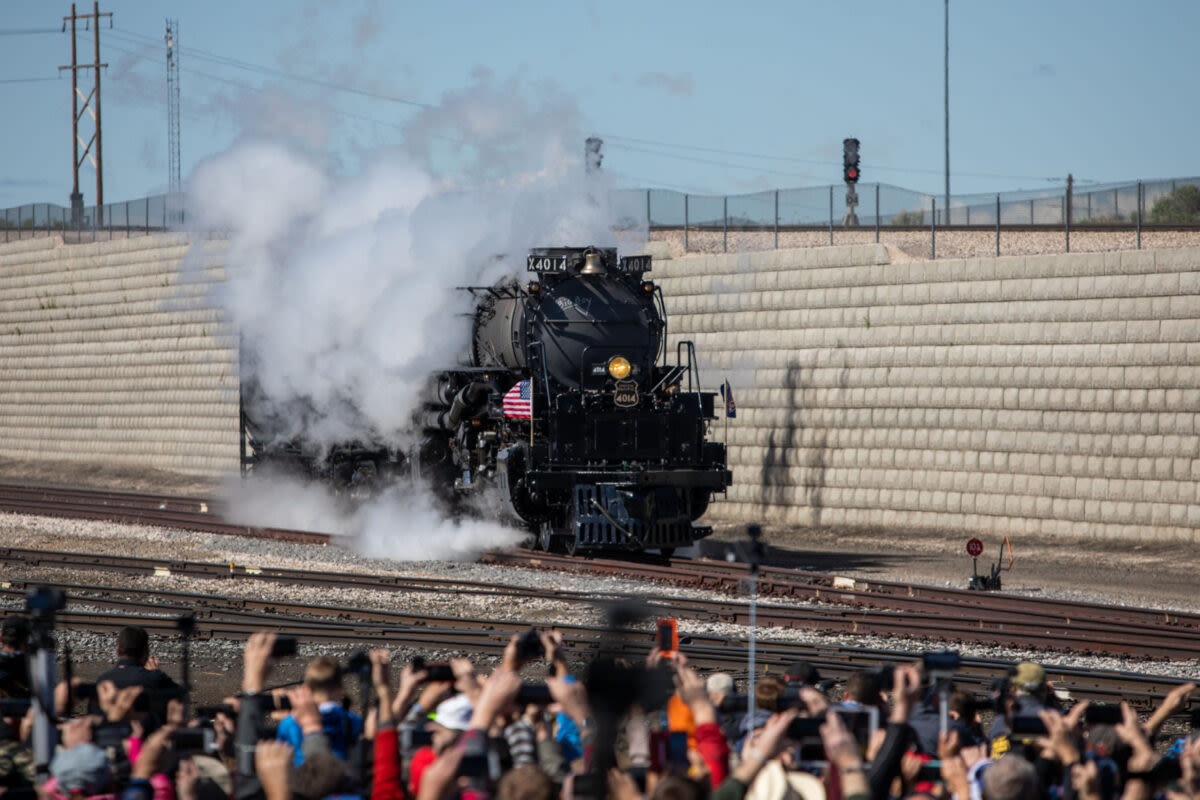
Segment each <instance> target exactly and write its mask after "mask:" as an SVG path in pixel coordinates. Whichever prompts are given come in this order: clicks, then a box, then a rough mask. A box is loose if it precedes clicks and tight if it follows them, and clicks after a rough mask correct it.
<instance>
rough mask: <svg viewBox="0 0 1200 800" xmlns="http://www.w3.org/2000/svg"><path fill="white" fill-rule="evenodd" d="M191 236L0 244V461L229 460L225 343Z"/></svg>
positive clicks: (214, 464)
mask: <svg viewBox="0 0 1200 800" xmlns="http://www.w3.org/2000/svg"><path fill="white" fill-rule="evenodd" d="M188 245H189V239H188V238H187V237H184V236H182V235H157V236H148V237H139V238H134V239H125V240H118V241H113V242H100V243H96V244H86V245H72V246H69V247H64V246H62V244H61V240H59V239H36V240H31V241H24V242H19V243H12V244H7V245H0V458H5V459H12V460H17V461H56V462H61V461H70V462H76V463H93V462H94V463H97V464H104V465H106V466H114V465H119V466H129V467H138V468H152V469H160V470H169V471H172V472H177V473H182V474H191V475H199V476H214V477H215V476H217V475H220V474H222V473H224V472H227V471H230V470H236V469H237V464H238V462H237V452H238V451H237V413H238V406H237V361H236V349H235V347H234V339H233V337H232V336H231V333H230V330H229V327H228V326H227V325H226V324H225V323H223V322H222V321H221V318H220V315H219V314H218V313H217V312H216V311H214V310H213V309H212V308H210V307H209V304H208V303H206V296H205V295H206V293H207V291H208V290H209V288H210V287H211V285H212V283H213V282H214V281H223V280H224V274H223V271H222V270H221V268H220V266H219V258H218V257H214V258H211V259H210V263H208V264H206V265H198V266H197V269H196V270H194V271H192V270H189V271H188V272H187V276H188V277H187V279H184V277H183V275H182V274H181V272H180V262H181V260H182V259H183V257H184V254H185V253H186V252H187V250H188Z"/></svg>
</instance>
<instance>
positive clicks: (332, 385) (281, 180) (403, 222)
mask: <svg viewBox="0 0 1200 800" xmlns="http://www.w3.org/2000/svg"><path fill="white" fill-rule="evenodd" d="M542 97H543V98H544V99H543V100H541V101H540V102H531V101H527V100H525V99H524V97H523V95H522V93H521V91H520V87H519V86H517V85H516V84H515V83H507V84H503V85H494V83H493V82H492V80H491V78H490V76H488V75H487V74H486V73H481V74H479V75H477V76H476V79H475V82H474V83H473V84H472V85H471V86H470V87H468V88H467V89H464V90H463V91H460V92H455V93H453V94H451V95H448V96H447V98H446V99H445V101H444V102H443V103H441V104H440V105H438V106H436V107H434V108H431V109H428V110H426V111H423V112H422V113H421V115H420V116H419V118H418V119H417V120H415V121H414V122H413V123H412V124H411V125H410V126H409V127H408V129H407V131H406V135H407V137H408V143H407V144H406V146H404V147H397V148H395V149H391V150H387V151H383V152H377V153H373V154H370V155H368V156H367V157H365V158H364V159H363V160H362V163H363V167H362V169H361V171H359V172H358V173H357V174H353V175H339V174H333V173H332V171H331V170H330V169H329V168H328V167H327V164H328V163H330V162H331V161H333V160H334V159H333V158H332V157H331V156H329V155H328V154H321V153H316V152H313V151H312V150H310V149H306V147H305V146H303V145H299V144H297V143H295V141H294V140H285V139H281V138H268V137H262V136H257V137H254V138H247V139H244V140H242V141H240V142H239V143H237V144H236V145H235V146H233V147H232V148H230V149H229V150H228V151H227V152H224V153H221V154H220V155H217V156H214V157H212V158H209V159H207V160H206V161H204V162H203V163H201V164H200V165H199V166H198V167H197V168H196V171H195V173H194V174H193V175H192V177H191V179H190V181H189V193H190V214H191V219H192V220H193V221H194V222H195V224H196V225H197V226H198V227H199V229H200V230H202V231H219V232H222V233H224V234H225V235H226V236H227V237H228V240H229V246H228V251H227V255H226V259H225V260H226V271H227V275H228V280H227V282H226V284H225V285H224V287H222V290H221V291H220V296H219V302H220V304H221V306H222V307H223V308H224V309H225V310H226V311H227V313H228V315H229V317H230V319H231V321H232V322H233V324H234V326H235V329H236V330H237V332H238V334H239V335H240V337H241V340H242V348H243V354H245V355H246V356H247V361H248V362H249V363H252V364H253V365H254V370H255V376H256V378H257V380H258V382H259V386H260V390H261V392H262V394H263V396H264V397H265V398H266V400H267V401H268V402H269V403H270V406H271V407H272V408H274V409H277V410H282V411H284V412H285V414H284V419H283V420H282V422H283V423H284V425H285V427H284V428H283V429H282V430H281V431H280V435H281V437H285V438H293V437H297V436H303V437H305V438H306V439H308V440H310V441H313V442H317V443H320V444H323V445H332V444H335V443H338V442H344V441H348V440H352V439H355V438H358V439H366V440H375V439H378V438H380V437H383V438H385V439H387V440H388V441H390V442H394V443H395V444H397V445H403V444H404V443H405V442H406V438H405V437H406V435H407V433H408V431H409V422H410V419H411V417H412V414H413V412H414V411H415V410H417V409H418V407H419V404H420V398H421V392H422V389H423V388H424V386H425V382H426V378H427V376H428V375H429V374H430V373H431V372H432V371H434V370H437V369H442V368H446V367H451V366H454V365H456V364H460V363H463V359H464V356H465V352H466V347H467V345H468V342H469V339H470V335H471V330H470V328H471V326H470V321H469V319H467V318H466V316H464V315H466V314H468V313H469V312H470V310H471V308H472V301H471V297H470V295H469V294H468V293H466V292H462V291H456V290H455V287H457V286H468V285H486V284H491V283H492V282H494V281H495V280H496V279H498V278H499V277H501V276H502V275H504V274H506V273H516V274H520V273H521V272H523V270H524V256H525V253H526V252H527V251H528V250H529V248H530V247H536V246H565V245H586V244H595V245H599V246H613V245H615V244H616V235H615V233H614V224H615V223H616V222H617V218H618V214H617V213H616V212H615V211H614V204H613V202H612V200H611V193H610V191H609V187H608V185H607V182H606V181H605V179H604V178H603V177H602V176H601V175H600V174H591V175H589V174H586V173H585V171H584V166H583V139H584V137H583V135H582V134H581V133H580V132H579V130H578V126H577V124H576V123H577V119H578V116H579V115H578V112H577V111H576V109H575V108H574V106H573V104H571V103H569V102H568V101H566V100H564V99H563V98H561V97H559V96H557V95H554V94H553V93H543V95H542ZM297 116H302V115H297ZM446 164H450V165H452V168H447V167H446V166H445V165H446ZM439 166H440V167H441V168H440V169H438V168H437V167H439ZM643 237H644V233H642V234H641V235H640V236H639V235H636V234H635V238H638V239H639V241H640V240H641V239H642V238H643ZM622 238H626V237H625V235H624V234H622ZM261 410H262V409H261V408H259V409H251V412H252V413H259V412H260V411H261ZM269 485H270V486H272V487H277V486H278V484H276V483H275V482H272V483H271V484H269ZM264 491H265V492H266V496H267V497H268V498H269V499H268V501H267V502H266V503H265V504H264V503H263V501H262V497H263V492H264ZM297 491H298V490H297V489H296V487H295V486H284V487H283V488H275V489H269V490H263V489H262V488H261V486H259V485H257V484H256V485H255V496H256V500H255V501H254V502H253V503H251V502H248V501H247V497H246V493H245V492H235V493H234V494H235V495H236V496H235V497H233V498H232V499H233V500H234V502H233V503H232V506H233V508H234V514H235V515H237V516H238V517H239V518H240V519H242V520H243V521H248V522H253V523H256V524H269V525H274V526H277V527H296V528H316V527H319V528H322V529H324V530H330V531H331V532H335V533H342V534H345V535H347V536H351V537H353V539H354V540H355V541H356V542H357V543H358V546H359V547H361V548H364V549H366V550H369V551H370V552H371V553H372V554H373V555H389V556H392V557H406V558H427V557H433V556H437V557H445V556H447V555H452V554H458V555H467V554H469V553H471V552H473V551H477V550H479V549H481V548H482V547H485V546H495V545H498V544H510V543H511V542H512V541H513V538H514V533H513V532H512V531H506V530H504V529H502V528H500V527H499V526H498V525H497V524H496V523H494V522H492V523H482V522H478V521H463V522H461V523H459V522H451V521H446V520H441V519H439V518H438V516H437V514H436V512H435V511H434V506H433V503H432V502H431V501H430V500H429V499H428V498H426V497H423V496H419V495H414V496H408V497H405V496H401V495H399V494H390V495H387V496H384V497H381V498H378V499H377V500H376V501H375V502H373V503H371V504H369V505H368V506H366V507H363V508H361V509H360V510H358V511H357V512H355V513H353V514H350V515H347V514H345V513H344V512H343V511H342V510H340V509H339V508H338V506H337V504H336V503H335V502H333V501H332V498H330V497H327V496H324V495H323V494H322V493H321V492H319V491H317V490H316V489H314V488H313V487H305V488H304V489H303V490H302V493H303V500H304V502H300V500H299V498H297V497H296V496H295V493H296V492H297ZM297 512H298V513H297ZM289 513H291V514H293V516H291V517H288V516H286V515H287V514H289ZM431 533H432V534H434V535H431Z"/></svg>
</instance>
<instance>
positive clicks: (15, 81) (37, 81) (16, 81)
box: [0, 77, 62, 83]
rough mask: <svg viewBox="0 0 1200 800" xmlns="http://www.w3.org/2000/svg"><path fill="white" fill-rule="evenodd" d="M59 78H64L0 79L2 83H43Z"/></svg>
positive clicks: (59, 78)
mask: <svg viewBox="0 0 1200 800" xmlns="http://www.w3.org/2000/svg"><path fill="white" fill-rule="evenodd" d="M57 80H62V78H61V77H58V78H4V79H2V80H0V83H41V82H42V81H57Z"/></svg>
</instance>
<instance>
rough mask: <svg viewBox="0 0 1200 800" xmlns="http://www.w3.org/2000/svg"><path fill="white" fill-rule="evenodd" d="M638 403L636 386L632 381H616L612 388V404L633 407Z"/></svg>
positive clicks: (620, 406)
mask: <svg viewBox="0 0 1200 800" xmlns="http://www.w3.org/2000/svg"><path fill="white" fill-rule="evenodd" d="M637 404H638V388H637V384H636V383H634V382H633V381H617V385H616V387H614V388H613V405H615V406H617V407H618V408H633V407H634V406H636V405H637Z"/></svg>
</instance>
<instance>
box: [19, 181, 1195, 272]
mask: <svg viewBox="0 0 1200 800" xmlns="http://www.w3.org/2000/svg"><path fill="white" fill-rule="evenodd" d="M1185 186H1190V187H1194V188H1196V189H1197V192H1200V178H1174V179H1169V180H1159V181H1137V182H1132V183H1113V184H1089V185H1085V186H1074V187H1071V189H1067V188H1065V187H1062V188H1053V189H1047V190H1041V191H1024V192H1004V193H999V194H963V195H954V196H952V197H951V202H950V207H949V208H945V207H944V205H945V204H944V203H942V204H941V205H939V202H938V201H939V200H940V199H941V198H939V197H938V196H936V195H931V194H925V193H921V192H914V191H912V190H910V189H905V188H903V187H900V186H893V185H890V184H885V183H874V184H859V185H858V186H857V187H856V191H857V196H858V202H857V207H856V208H855V219H853V220H852V219H849V218H848V216H847V191H846V187H845V186H841V185H837V186H815V187H808V188H802V189H777V190H774V191H767V192H756V193H753V194H741V195H725V196H720V195H694V194H683V193H681V192H675V191H671V190H667V189H623V190H618V191H616V192H614V193H613V196H612V197H611V198H610V201H611V207H612V209H613V211H614V213H616V215H617V216H618V217H619V218H620V220H621V222H620V227H627V228H638V227H646V228H649V229H650V230H651V231H652V232H654V231H671V230H675V231H679V232H682V236H683V250H684V252H690V251H692V250H693V249H694V248H693V246H692V245H693V242H692V237H693V234H697V235H700V236H703V237H704V238H705V242H704V244H703V246H702V247H701V248H699V249H703V250H706V251H712V250H722V251H726V252H727V251H729V250H730V249H731V248H730V244H731V242H730V234H731V233H738V234H745V233H747V232H752V233H755V234H757V235H756V236H755V237H754V238H753V239H752V240H751V239H749V238H748V237H746V236H741V237H738V240H737V241H735V242H734V243H733V244H734V247H733V249H735V250H738V249H764V248H771V247H775V248H778V247H780V246H781V241H780V240H781V233H783V234H786V233H789V232H805V233H807V234H809V236H808V237H807V238H803V239H797V238H796V237H790V238H789V237H786V236H785V237H784V241H783V246H789V247H791V246H812V245H816V244H822V243H825V242H826V241H827V242H828V243H829V244H833V243H834V241H835V236H834V234H835V232H837V233H839V235H841V237H842V238H843V239H844V238H845V235H846V234H848V233H853V234H855V236H854V239H853V240H854V241H866V239H864V238H863V234H864V233H867V234H869V233H870V232H872V231H873V232H874V239H875V241H877V242H878V241H880V240H881V236H882V235H883V233H884V231H906V232H912V231H919V230H924V229H928V243H929V246H928V247H927V248H926V252H927V254H928V255H930V256H932V257H936V255H937V245H936V241H937V239H936V237H937V229H938V228H942V229H944V230H945V231H946V232H953V231H956V230H958V231H980V230H982V229H986V228H991V229H993V230H994V231H995V253H996V255H999V254H1000V252H1001V233H1002V232H1004V231H1005V230H1009V231H1015V230H1038V231H1041V232H1043V233H1047V232H1052V231H1053V230H1055V229H1059V230H1061V232H1062V234H1063V237H1064V238H1063V241H1064V245H1065V249H1066V250H1068V251H1069V250H1070V249H1071V244H1070V239H1071V229H1072V227H1074V228H1076V230H1077V231H1078V232H1086V231H1089V230H1101V229H1103V230H1108V231H1112V230H1122V231H1127V232H1129V233H1130V234H1134V235H1135V242H1136V246H1137V247H1141V246H1142V242H1141V238H1142V237H1141V232H1142V228H1143V227H1144V226H1145V227H1148V228H1156V229H1164V228H1165V229H1170V230H1178V229H1185V230H1190V229H1192V228H1195V229H1196V230H1200V209H1197V213H1196V214H1195V221H1193V222H1190V223H1189V222H1183V221H1180V220H1179V219H1176V218H1168V217H1169V215H1166V214H1159V213H1158V209H1159V207H1160V203H1162V202H1163V201H1166V200H1170V199H1171V198H1174V197H1176V196H1177V192H1178V190H1179V189H1180V188H1182V187H1185ZM184 221H185V212H184V197H183V196H182V195H169V194H160V195H154V196H152V197H144V198H141V199H138V200H130V201H127V202H124V203H109V204H105V205H104V206H102V207H101V208H100V209H97V208H96V206H86V207H84V208H82V209H79V210H77V211H76V212H75V213H72V210H71V209H70V208H68V207H64V206H59V205H54V204H52V203H33V204H30V205H22V206H16V207H14V208H7V209H3V210H0V237H3V241H5V242H8V241H15V240H19V239H23V238H31V237H33V236H49V235H61V236H63V238H64V240H65V241H68V242H83V241H96V240H100V239H114V238H122V237H128V236H137V235H145V234H149V233H155V232H159V231H164V230H170V229H172V228H178V227H180V226H181V225H182V224H183V223H184ZM854 223H856V224H854ZM821 231H826V232H827V236H826V237H825V238H824V239H821V238H816V237H814V236H813V235H812V234H813V233H814V232H818V233H819V232H821ZM714 235H718V236H719V244H714V242H713V241H712V237H713V236H714ZM1130 244H1134V242H1130Z"/></svg>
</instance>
